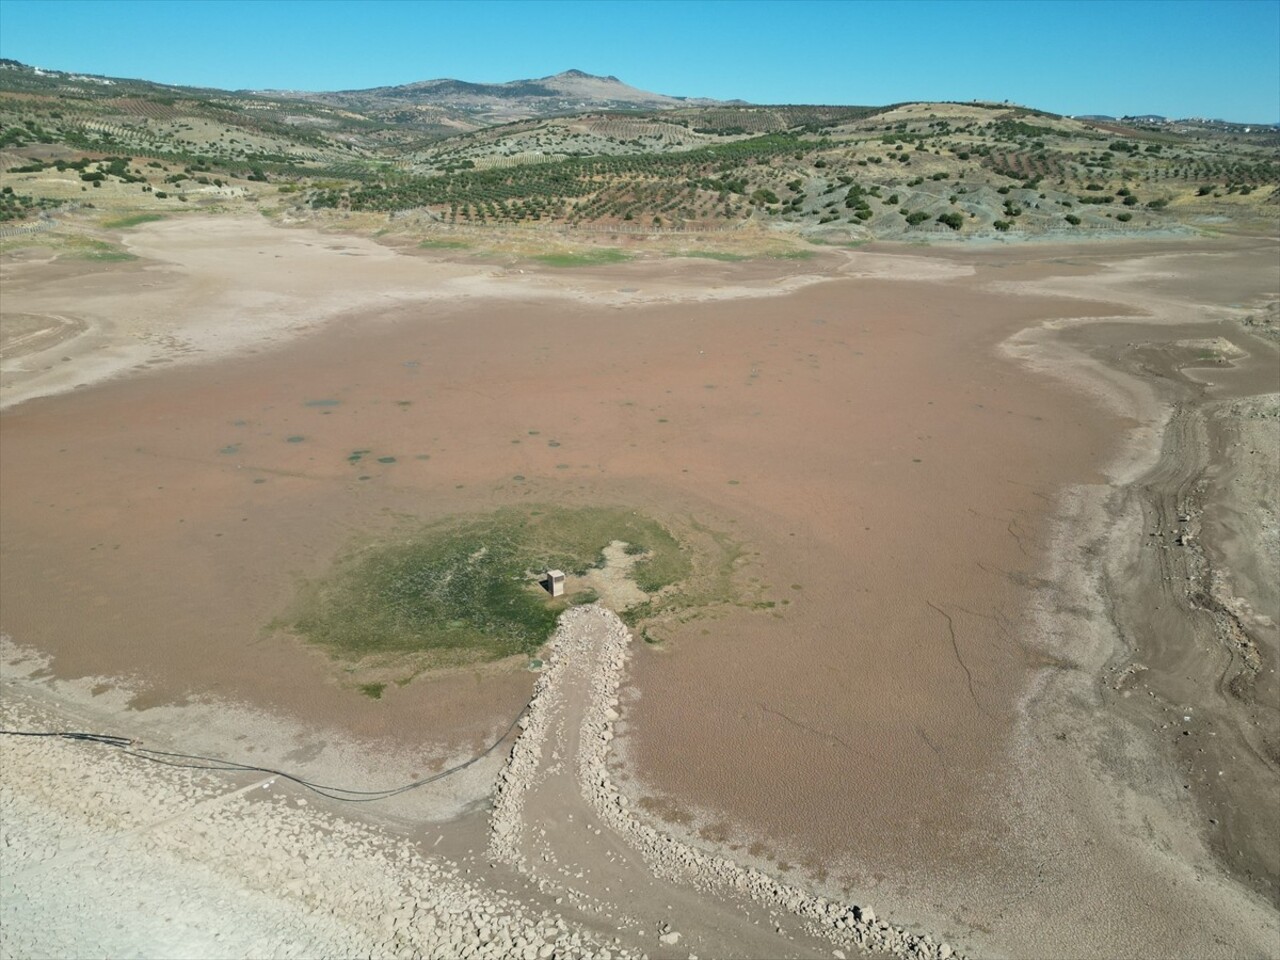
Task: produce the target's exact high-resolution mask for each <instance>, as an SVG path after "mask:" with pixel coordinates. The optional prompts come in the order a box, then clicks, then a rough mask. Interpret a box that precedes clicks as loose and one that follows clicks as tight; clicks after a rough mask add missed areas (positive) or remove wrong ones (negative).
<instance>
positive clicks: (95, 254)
mask: <svg viewBox="0 0 1280 960" xmlns="http://www.w3.org/2000/svg"><path fill="white" fill-rule="evenodd" d="M69 253H70V255H71V256H73V257H76V258H77V259H80V260H99V261H103V262H107V263H117V262H122V261H125V260H137V259H138V258H137V257H135V256H134V255H133V254H132V253H128V252H127V251H125V250H121V249H120V248H119V247H117V246H115V245H114V244H111V243H107V242H106V241H105V240H92V239H90V238H88V237H75V238H73V239H72V242H71V244H70V247H69Z"/></svg>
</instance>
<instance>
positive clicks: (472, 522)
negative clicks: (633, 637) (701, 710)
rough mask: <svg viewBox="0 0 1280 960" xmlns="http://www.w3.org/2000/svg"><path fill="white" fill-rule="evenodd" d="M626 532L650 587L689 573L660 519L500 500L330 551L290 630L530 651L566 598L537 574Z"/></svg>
mask: <svg viewBox="0 0 1280 960" xmlns="http://www.w3.org/2000/svg"><path fill="white" fill-rule="evenodd" d="M614 540H622V541H625V542H626V543H627V544H628V545H629V551H628V552H631V553H633V555H638V556H640V559H639V560H638V561H637V562H636V564H635V566H634V567H633V569H632V577H633V579H634V580H635V582H636V584H637V585H638V586H639V587H640V589H642V590H644V591H645V592H646V593H650V594H653V593H656V592H658V591H659V590H662V589H663V588H664V587H667V586H671V585H673V584H677V583H679V582H680V581H682V580H684V579H685V578H687V577H689V575H690V573H691V571H692V562H691V559H690V556H689V551H688V550H687V549H686V548H685V547H683V546H682V545H681V543H680V542H679V541H677V540H676V538H675V537H674V536H672V535H671V533H670V532H668V531H667V529H666V528H665V527H663V526H662V525H661V524H659V523H658V522H657V521H655V520H652V519H650V518H648V517H644V516H641V515H639V514H636V513H633V512H631V511H629V510H623V509H618V508H603V507H590V508H578V509H570V508H561V507H542V508H525V509H514V508H509V509H504V510H499V511H497V512H496V513H493V514H489V515H487V516H482V517H473V518H467V519H464V520H460V521H456V522H451V523H447V524H441V525H436V526H431V527H427V528H425V529H421V530H417V531H414V532H412V533H410V534H409V535H407V536H402V537H400V538H398V539H396V540H394V541H391V542H385V541H384V542H380V543H377V544H374V545H371V546H368V547H365V548H363V549H361V550H358V551H356V552H355V553H353V554H352V555H350V556H348V557H346V558H345V559H343V560H341V561H339V563H338V564H337V566H336V568H335V569H334V571H333V573H332V574H331V575H330V576H329V577H328V578H326V579H324V580H321V581H318V582H315V583H310V584H307V585H306V586H305V587H304V588H303V590H302V593H301V596H300V599H299V603H298V605H297V608H296V610H295V611H294V612H293V614H292V615H291V616H290V617H289V618H288V619H287V621H286V622H284V623H282V624H279V625H280V626H284V627H287V628H288V629H290V630H291V631H293V632H295V633H296V634H298V635H299V636H301V637H303V638H305V639H306V640H309V641H311V642H313V643H316V644H319V645H321V646H323V647H325V648H326V649H328V650H329V651H330V652H331V653H332V654H333V655H335V656H338V657H341V658H344V659H349V660H364V659H366V658H375V659H385V658H388V657H398V656H400V655H406V654H418V655H420V654H426V655H427V659H428V660H429V661H430V662H431V663H433V664H438V665H448V664H456V663H471V662H478V661H484V660H495V659H499V658H502V657H506V656H511V655H513V654H526V655H527V654H530V653H533V652H534V651H536V650H537V649H538V647H540V646H541V645H542V644H543V643H544V642H545V641H546V640H547V638H548V637H549V636H550V635H551V633H552V631H553V630H554V629H555V624H556V617H557V616H558V614H559V613H560V611H561V610H563V609H564V608H565V607H566V606H568V605H569V604H571V603H574V602H587V601H589V600H591V599H594V597H593V596H589V595H588V594H589V593H590V591H589V589H584V590H583V591H582V593H583V596H576V595H574V594H573V593H570V594H568V595H566V596H564V597H560V598H557V599H554V600H553V599H551V597H550V596H549V595H548V594H547V593H546V592H545V591H544V590H543V589H542V588H541V587H540V586H539V584H538V582H537V577H538V576H540V575H541V574H542V573H543V572H544V571H546V570H547V569H552V568H558V569H561V570H565V571H566V572H569V573H575V574H583V573H585V572H586V571H587V570H588V569H589V568H591V567H593V566H600V565H602V564H603V562H604V557H603V553H602V551H603V549H604V548H605V547H606V546H608V545H609V544H610V543H612V542H613V541H614Z"/></svg>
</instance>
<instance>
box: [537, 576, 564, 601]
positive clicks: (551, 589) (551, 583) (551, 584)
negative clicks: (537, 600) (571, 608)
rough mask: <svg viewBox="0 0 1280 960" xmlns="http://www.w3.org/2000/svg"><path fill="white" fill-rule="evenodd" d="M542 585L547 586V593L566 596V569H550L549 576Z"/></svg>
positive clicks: (554, 595)
mask: <svg viewBox="0 0 1280 960" xmlns="http://www.w3.org/2000/svg"><path fill="white" fill-rule="evenodd" d="M542 585H543V586H544V587H546V588H547V593H549V594H551V595H552V596H553V597H560V596H564V571H563V570H548V571H547V578H546V579H545V580H543V581H542Z"/></svg>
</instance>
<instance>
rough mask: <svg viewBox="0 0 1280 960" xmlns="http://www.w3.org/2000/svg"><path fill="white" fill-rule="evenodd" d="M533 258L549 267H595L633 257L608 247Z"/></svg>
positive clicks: (623, 261) (622, 261)
mask: <svg viewBox="0 0 1280 960" xmlns="http://www.w3.org/2000/svg"><path fill="white" fill-rule="evenodd" d="M533 259H534V260H537V261H538V262H539V263H545V264H546V265H547V266H549V267H595V266H600V265H601V264H606V263H625V262H626V261H628V260H630V259H631V255H630V254H629V253H624V252H623V251H621V250H616V249H614V248H612V247H608V248H606V249H603V250H587V251H584V252H582V253H544V254H540V255H538V256H536V257H534V258H533Z"/></svg>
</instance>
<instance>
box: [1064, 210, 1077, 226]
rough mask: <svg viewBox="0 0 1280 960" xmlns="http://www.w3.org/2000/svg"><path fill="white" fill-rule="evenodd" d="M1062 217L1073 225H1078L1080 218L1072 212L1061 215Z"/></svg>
mask: <svg viewBox="0 0 1280 960" xmlns="http://www.w3.org/2000/svg"><path fill="white" fill-rule="evenodd" d="M1063 219H1064V220H1066V221H1067V223H1069V224H1071V225H1072V226H1073V227H1078V226H1080V218H1079V217H1077V216H1076V215H1075V214H1074V213H1068V214H1067V215H1066V216H1065V217H1063Z"/></svg>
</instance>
